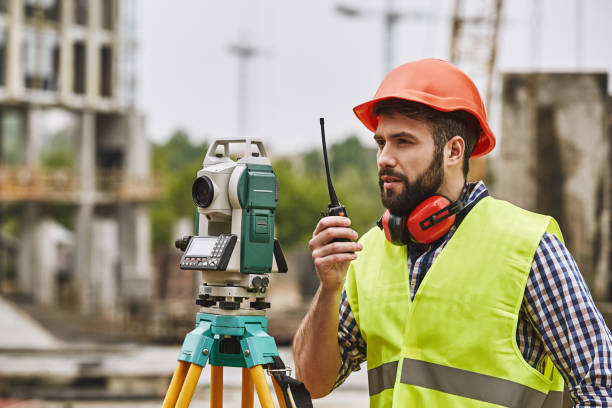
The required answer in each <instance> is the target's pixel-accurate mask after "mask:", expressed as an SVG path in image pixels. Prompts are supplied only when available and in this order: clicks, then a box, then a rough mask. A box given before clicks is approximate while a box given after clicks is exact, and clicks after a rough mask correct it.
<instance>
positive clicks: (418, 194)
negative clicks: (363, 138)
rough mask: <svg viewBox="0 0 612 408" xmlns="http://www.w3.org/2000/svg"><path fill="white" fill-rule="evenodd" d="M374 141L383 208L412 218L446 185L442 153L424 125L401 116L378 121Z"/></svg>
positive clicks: (391, 115)
mask: <svg viewBox="0 0 612 408" xmlns="http://www.w3.org/2000/svg"><path fill="white" fill-rule="evenodd" d="M374 140H375V141H376V143H377V144H378V153H377V155H376V162H377V164H378V182H379V185H380V195H381V199H382V203H383V205H384V206H385V207H386V208H388V209H389V210H390V211H391V212H392V213H394V214H398V215H400V214H409V213H410V212H411V211H412V210H413V209H414V208H415V207H416V206H417V205H418V204H420V203H421V202H422V201H423V200H425V199H426V198H427V197H429V196H431V195H433V194H435V193H436V191H437V190H438V189H439V188H440V186H441V185H442V181H443V179H444V170H443V167H442V161H443V160H442V152H441V151H440V152H439V153H438V154H436V152H435V150H436V149H435V145H434V139H433V134H432V132H431V130H430V129H429V127H428V126H427V125H426V124H425V123H424V122H422V121H420V120H416V119H412V118H409V117H407V116H404V115H400V114H383V115H380V116H379V118H378V127H377V128H376V134H375V135H374Z"/></svg>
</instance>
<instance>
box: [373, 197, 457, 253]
mask: <svg viewBox="0 0 612 408" xmlns="http://www.w3.org/2000/svg"><path fill="white" fill-rule="evenodd" d="M464 208H465V203H464V202H463V201H461V200H457V201H455V202H452V201H451V200H450V199H448V198H447V197H445V196H443V195H435V196H431V197H429V198H427V199H426V200H425V201H423V202H422V203H421V204H419V205H418V206H417V207H416V208H415V209H414V210H413V211H412V212H411V213H410V214H409V215H408V216H405V215H404V216H400V215H396V214H392V213H391V212H390V211H389V210H386V211H385V213H384V214H383V216H382V217H381V219H380V220H379V221H378V223H377V224H378V226H379V227H380V228H381V229H382V230H383V231H384V232H385V237H386V238H387V240H388V241H389V242H391V243H393V244H395V245H406V244H409V243H411V242H418V243H421V244H429V243H432V242H435V241H437V240H438V239H440V238H442V237H443V236H444V235H445V234H446V233H447V232H448V231H449V230H450V228H451V227H452V225H453V224H454V223H455V219H456V214H458V213H459V212H461V211H462V210H463V209H464Z"/></svg>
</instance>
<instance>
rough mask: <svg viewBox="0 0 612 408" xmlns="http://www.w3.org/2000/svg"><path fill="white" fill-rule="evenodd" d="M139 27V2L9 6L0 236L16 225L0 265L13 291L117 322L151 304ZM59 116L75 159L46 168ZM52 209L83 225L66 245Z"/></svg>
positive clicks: (28, 0)
mask: <svg viewBox="0 0 612 408" xmlns="http://www.w3.org/2000/svg"><path fill="white" fill-rule="evenodd" d="M134 23H135V3H134V1H133V0H101V1H89V0H4V1H0V123H1V126H0V147H1V148H0V202H1V204H2V207H0V210H2V211H3V214H0V231H2V230H6V228H4V229H3V228H1V227H2V226H3V224H5V225H4V226H6V223H7V220H8V219H9V216H8V215H11V216H13V218H14V219H17V222H16V223H15V222H14V220H12V221H11V222H13V223H14V224H16V225H17V227H16V231H17V232H16V233H15V234H14V236H10V235H7V234H6V233H3V234H2V235H1V237H2V240H1V241H0V242H1V243H2V251H1V253H2V254H4V256H3V257H2V260H1V261H2V262H0V269H5V270H6V268H7V265H8V264H10V263H14V267H15V269H16V273H15V275H16V276H15V279H14V284H13V288H14V291H16V292H18V293H19V294H21V295H25V297H26V298H29V299H32V300H33V301H34V302H35V303H37V304H43V305H46V304H49V305H57V304H63V305H66V306H69V307H71V308H73V307H76V308H78V309H79V310H81V311H82V312H84V313H88V314H89V313H101V314H102V315H107V316H109V317H111V318H113V317H117V316H118V315H119V314H121V312H124V311H126V310H134V308H135V307H137V305H139V304H143V302H145V301H146V300H148V298H149V297H150V294H151V291H152V286H153V285H152V280H153V273H152V266H151V263H152V262H151V256H150V225H149V217H148V214H147V208H146V202H147V201H148V200H150V199H151V197H152V196H153V195H154V188H153V186H152V182H151V179H150V163H149V143H148V141H147V139H146V137H145V132H144V118H143V117H142V116H141V115H139V114H138V113H137V112H136V111H135V108H134V96H135V74H136V71H135V55H136V40H135V36H136V34H135V24H134ZM57 117H61V118H64V120H65V121H66V123H68V125H67V126H66V127H65V128H64V129H63V130H62V131H63V132H64V134H68V140H69V141H70V142H69V143H68V145H71V146H72V149H73V150H72V152H73V153H74V154H73V155H72V158H71V160H72V162H70V163H68V164H67V165H66V163H63V165H57V163H56V164H55V165H49V166H47V165H46V164H48V163H47V162H44V161H42V160H41V156H42V146H43V145H44V140H43V139H44V138H45V137H46V132H47V131H48V123H52V122H53V121H54V118H57ZM51 143H53V140H52V142H51ZM51 164H53V163H52V161H51ZM49 207H53V208H57V207H61V208H63V209H64V210H65V211H64V212H65V213H66V212H67V213H69V214H71V217H73V219H72V221H71V222H70V223H69V224H71V226H69V228H68V229H67V230H65V231H64V233H63V234H59V235H61V236H62V237H63V238H62V239H59V238H57V236H58V234H54V233H52V231H55V230H57V228H55V229H54V228H53V227H52V226H51V225H52V224H53V223H51V224H50V223H49V220H48V218H46V214H47V213H48V211H46V209H48V208H49ZM8 211H10V214H7V212H8ZM60 229H61V228H60ZM54 237H55V238H54ZM5 280H6V279H5ZM0 283H2V282H0ZM5 284H6V282H5Z"/></svg>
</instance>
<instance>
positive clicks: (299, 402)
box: [269, 356, 312, 408]
mask: <svg viewBox="0 0 612 408" xmlns="http://www.w3.org/2000/svg"><path fill="white" fill-rule="evenodd" d="M272 359H273V360H274V363H273V364H270V365H269V368H271V369H272V370H275V371H272V376H274V379H275V380H276V382H277V384H278V385H279V387H281V389H282V390H283V395H284V396H285V403H286V405H287V408H291V407H293V405H292V404H291V398H290V397H289V393H288V392H287V388H291V395H292V396H293V402H295V408H312V399H311V398H310V392H308V390H307V389H306V386H304V383H303V382H301V381H298V380H296V379H295V378H291V377H289V376H288V375H287V374H286V371H285V364H284V363H283V360H281V358H280V357H279V356H272ZM276 370H277V371H276Z"/></svg>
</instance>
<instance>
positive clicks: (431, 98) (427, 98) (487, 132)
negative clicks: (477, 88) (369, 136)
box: [353, 90, 495, 157]
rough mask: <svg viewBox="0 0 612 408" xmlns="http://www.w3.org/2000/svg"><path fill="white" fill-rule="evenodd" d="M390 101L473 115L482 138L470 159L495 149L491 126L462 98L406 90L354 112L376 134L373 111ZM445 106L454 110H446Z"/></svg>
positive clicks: (374, 101)
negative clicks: (408, 102) (396, 100)
mask: <svg viewBox="0 0 612 408" xmlns="http://www.w3.org/2000/svg"><path fill="white" fill-rule="evenodd" d="M388 99H403V100H405V101H411V102H417V103H422V104H424V105H427V106H429V107H431V108H433V109H436V110H439V111H441V112H452V111H458V110H463V111H466V112H468V113H470V114H472V115H473V116H474V117H475V118H476V119H477V120H478V123H479V124H480V129H481V132H480V136H479V138H478V142H477V143H476V147H475V148H474V151H473V152H472V155H471V156H470V157H480V156H484V155H485V154H487V153H489V152H490V151H491V150H493V148H494V147H495V135H494V134H493V132H492V131H491V129H490V128H489V124H488V123H487V122H486V120H484V121H483V120H482V119H481V118H480V115H478V112H475V111H474V110H473V108H471V107H470V105H469V104H468V103H466V101H465V100H464V99H462V98H452V97H445V98H441V97H438V96H435V95H431V94H427V93H424V92H419V91H416V90H404V91H403V92H401V94H398V95H392V96H384V97H381V98H374V99H372V100H369V101H367V102H365V103H362V104H360V105H357V106H355V107H354V108H353V112H355V115H356V116H357V118H358V119H359V120H360V121H361V123H363V124H364V125H365V127H367V128H368V129H369V130H370V131H372V132H376V128H377V127H378V118H377V117H376V116H374V113H373V110H374V106H375V105H376V104H377V103H378V102H381V101H384V100H388ZM445 106H448V107H452V108H448V109H447V108H444V107H445Z"/></svg>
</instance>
